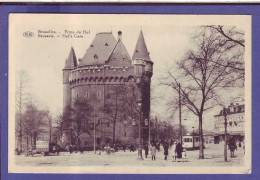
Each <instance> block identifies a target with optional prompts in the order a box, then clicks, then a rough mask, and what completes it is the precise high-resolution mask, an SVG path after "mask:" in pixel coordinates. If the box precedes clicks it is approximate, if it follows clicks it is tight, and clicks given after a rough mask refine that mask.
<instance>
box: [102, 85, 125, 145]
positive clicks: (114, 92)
mask: <svg viewBox="0 0 260 180" xmlns="http://www.w3.org/2000/svg"><path fill="white" fill-rule="evenodd" d="M126 91H127V88H126V87H125V86H123V85H119V86H112V87H109V89H108V94H107V95H106V97H105V104H104V107H103V108H102V109H101V110H102V111H103V112H104V114H105V119H106V121H108V122H111V123H112V141H113V144H114V143H115V141H116V124H117V122H118V121H122V118H126V115H125V109H124V105H125V95H126Z"/></svg>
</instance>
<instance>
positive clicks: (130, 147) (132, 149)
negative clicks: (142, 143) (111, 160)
mask: <svg viewBox="0 0 260 180" xmlns="http://www.w3.org/2000/svg"><path fill="white" fill-rule="evenodd" d="M129 150H130V152H132V151H133V152H134V145H132V144H131V145H130V146H129Z"/></svg>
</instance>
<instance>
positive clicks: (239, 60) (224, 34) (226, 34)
mask: <svg viewBox="0 0 260 180" xmlns="http://www.w3.org/2000/svg"><path fill="white" fill-rule="evenodd" d="M203 27H204V28H205V29H210V30H211V31H213V33H215V34H216V35H217V36H219V44H220V45H221V46H227V47H228V46H232V51H234V52H235V51H236V52H235V53H234V54H236V56H234V59H233V60H232V61H228V64H225V63H221V62H216V61H215V63H218V64H219V65H222V66H229V68H231V70H233V71H234V72H236V74H237V76H238V79H241V81H240V84H241V85H242V86H244V80H245V62H244V54H245V32H244V31H243V30H242V29H239V28H238V27H236V26H223V25H210V26H203Z"/></svg>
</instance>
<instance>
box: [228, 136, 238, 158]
mask: <svg viewBox="0 0 260 180" xmlns="http://www.w3.org/2000/svg"><path fill="white" fill-rule="evenodd" d="M228 149H229V150H230V157H231V158H234V157H235V150H237V145H236V142H235V139H234V138H231V139H230V140H229V142H228Z"/></svg>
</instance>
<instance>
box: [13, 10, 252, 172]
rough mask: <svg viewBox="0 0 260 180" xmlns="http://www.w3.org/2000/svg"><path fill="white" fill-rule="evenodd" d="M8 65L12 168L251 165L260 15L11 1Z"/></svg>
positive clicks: (227, 168)
mask: <svg viewBox="0 0 260 180" xmlns="http://www.w3.org/2000/svg"><path fill="white" fill-rule="evenodd" d="M8 76H9V97H8V98H9V108H8V114H9V119H8V171H9V172H12V173H128V174H129V173H136V174H142V173H146V174H147V173H151V174H154V173H156V174H162V173H163V174H177V173H178V174H179V173H181V174H197V173H201V174H204V173H205V174H219V173H224V174H249V173H251V16H248V15H141V14H140V15H136V14H128V15H126V14H109V15H108V14H30V13H24V14H19V13H11V14H9V75H8ZM202 167H203V168H202Z"/></svg>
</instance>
